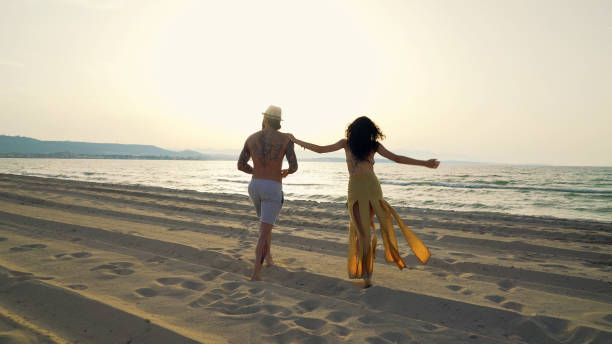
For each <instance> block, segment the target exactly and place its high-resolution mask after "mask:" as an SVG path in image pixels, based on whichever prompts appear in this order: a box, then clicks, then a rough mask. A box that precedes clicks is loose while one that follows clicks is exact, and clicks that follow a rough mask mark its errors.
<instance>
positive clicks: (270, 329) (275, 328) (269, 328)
mask: <svg viewBox="0 0 612 344" xmlns="http://www.w3.org/2000/svg"><path fill="white" fill-rule="evenodd" d="M259 323H260V324H261V325H262V326H263V327H264V328H265V332H266V333H267V334H275V333H280V332H284V331H287V330H288V329H289V326H287V325H285V324H283V323H282V322H281V320H280V319H279V318H277V317H275V316H271V315H261V316H260V317H259Z"/></svg>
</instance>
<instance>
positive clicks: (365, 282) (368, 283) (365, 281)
mask: <svg viewBox="0 0 612 344" xmlns="http://www.w3.org/2000/svg"><path fill="white" fill-rule="evenodd" d="M371 286H372V281H370V279H369V278H364V279H363V289H366V288H369V287H371Z"/></svg>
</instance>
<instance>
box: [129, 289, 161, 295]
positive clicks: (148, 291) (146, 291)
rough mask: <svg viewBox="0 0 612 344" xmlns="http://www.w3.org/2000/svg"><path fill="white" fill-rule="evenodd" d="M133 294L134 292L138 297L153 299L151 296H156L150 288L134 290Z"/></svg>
mask: <svg viewBox="0 0 612 344" xmlns="http://www.w3.org/2000/svg"><path fill="white" fill-rule="evenodd" d="M134 292H136V294H138V295H140V296H144V297H153V296H157V292H156V291H155V290H153V289H151V288H140V289H136V290H134Z"/></svg>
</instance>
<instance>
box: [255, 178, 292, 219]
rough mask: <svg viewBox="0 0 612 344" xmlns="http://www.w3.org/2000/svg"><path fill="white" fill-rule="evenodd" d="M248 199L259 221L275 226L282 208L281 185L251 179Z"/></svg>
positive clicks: (270, 181) (271, 181)
mask: <svg viewBox="0 0 612 344" xmlns="http://www.w3.org/2000/svg"><path fill="white" fill-rule="evenodd" d="M249 197H250V198H251V202H253V205H254V206H255V211H257V216H259V219H260V221H261V222H264V223H267V224H271V225H273V224H275V223H276V220H277V219H278V214H279V213H280V210H281V208H282V207H283V201H284V198H283V184H281V183H279V182H276V181H273V180H268V179H251V183H250V184H249Z"/></svg>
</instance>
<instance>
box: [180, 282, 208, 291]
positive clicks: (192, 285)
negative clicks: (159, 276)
mask: <svg viewBox="0 0 612 344" xmlns="http://www.w3.org/2000/svg"><path fill="white" fill-rule="evenodd" d="M181 287H183V288H185V289H189V290H195V291H201V290H204V289H205V288H206V285H205V284H204V283H202V282H197V281H191V280H186V281H183V283H181Z"/></svg>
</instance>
